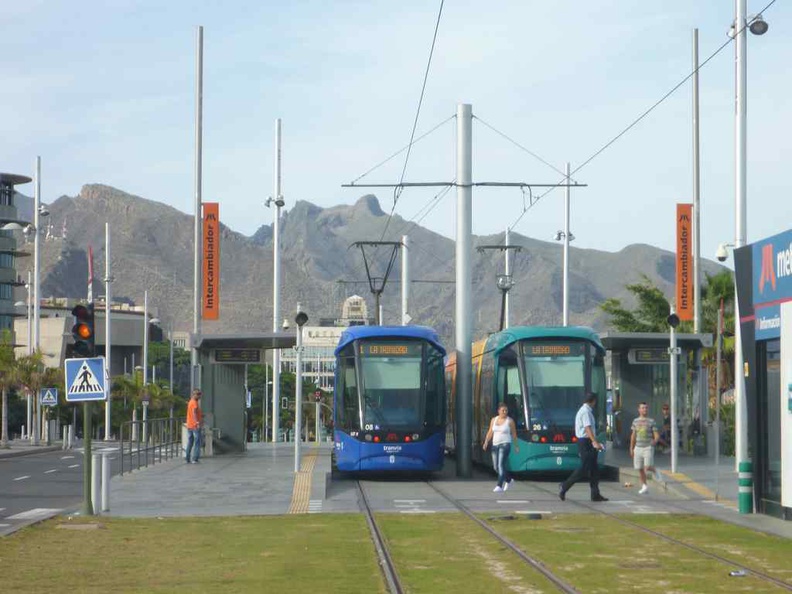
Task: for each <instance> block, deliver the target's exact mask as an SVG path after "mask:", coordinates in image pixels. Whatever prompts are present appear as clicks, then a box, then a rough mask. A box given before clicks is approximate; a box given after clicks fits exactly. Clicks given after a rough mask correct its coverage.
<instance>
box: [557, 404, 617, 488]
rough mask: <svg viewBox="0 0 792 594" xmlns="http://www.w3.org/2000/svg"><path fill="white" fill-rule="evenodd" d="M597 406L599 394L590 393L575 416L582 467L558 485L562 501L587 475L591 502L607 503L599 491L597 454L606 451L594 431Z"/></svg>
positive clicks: (576, 435)
mask: <svg viewBox="0 0 792 594" xmlns="http://www.w3.org/2000/svg"><path fill="white" fill-rule="evenodd" d="M596 405H597V394H596V393H595V392H589V393H588V395H586V401H585V402H584V403H583V406H581V407H580V409H579V410H578V412H577V414H576V415H575V437H577V440H578V456H579V457H580V466H578V467H577V468H576V469H575V472H573V473H572V474H571V475H570V476H569V478H568V479H567V480H565V481H564V482H563V483H561V484H560V485H558V497H559V498H560V499H561V501H564V500H565V499H566V493H567V491H569V489H570V488H572V485H574V484H575V483H576V482H578V481H579V480H581V479H582V478H583V477H585V476H586V475H588V476H589V485H590V487H591V500H592V501H607V500H608V498H607V497H603V496H602V495H601V494H600V490H599V468H598V467H597V453H598V452H599V451H600V450H602V449H604V447H603V445H602V444H601V443H600V442H599V441H597V435H596V433H594V431H595V430H596V428H597V422H596V420H595V419H594V407H595V406H596Z"/></svg>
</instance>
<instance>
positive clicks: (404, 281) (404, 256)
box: [401, 235, 410, 326]
mask: <svg viewBox="0 0 792 594" xmlns="http://www.w3.org/2000/svg"><path fill="white" fill-rule="evenodd" d="M409 309H410V237H409V235H402V241H401V325H402V326H406V325H407V324H409V323H410V319H409V317H410V316H409Z"/></svg>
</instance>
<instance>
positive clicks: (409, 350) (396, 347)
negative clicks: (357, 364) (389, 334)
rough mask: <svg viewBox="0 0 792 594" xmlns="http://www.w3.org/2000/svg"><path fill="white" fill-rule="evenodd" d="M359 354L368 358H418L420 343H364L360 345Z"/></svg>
mask: <svg viewBox="0 0 792 594" xmlns="http://www.w3.org/2000/svg"><path fill="white" fill-rule="evenodd" d="M360 354H361V355H365V356H369V357H420V356H421V343H420V342H380V343H371V342H365V343H363V344H361V345H360Z"/></svg>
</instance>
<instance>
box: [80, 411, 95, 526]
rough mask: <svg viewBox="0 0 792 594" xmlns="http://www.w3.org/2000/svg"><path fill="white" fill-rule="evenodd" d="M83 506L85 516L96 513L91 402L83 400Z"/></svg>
mask: <svg viewBox="0 0 792 594" xmlns="http://www.w3.org/2000/svg"><path fill="white" fill-rule="evenodd" d="M83 450H84V452H83V457H84V458H83V506H82V514H83V515H84V516H92V515H94V510H93V505H92V503H91V475H92V468H91V466H92V460H91V403H90V402H83Z"/></svg>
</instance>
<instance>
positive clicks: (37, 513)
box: [6, 507, 63, 520]
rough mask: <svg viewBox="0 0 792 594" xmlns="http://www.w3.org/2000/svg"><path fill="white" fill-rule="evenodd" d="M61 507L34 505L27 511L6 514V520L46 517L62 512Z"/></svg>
mask: <svg viewBox="0 0 792 594" xmlns="http://www.w3.org/2000/svg"><path fill="white" fill-rule="evenodd" d="M62 511H63V510H62V509H52V508H48V507H36V508H33V509H29V510H27V511H23V512H20V513H18V514H14V515H13V516H8V517H7V518H6V520H38V519H41V518H46V517H49V516H52V515H55V514H57V513H60V512H62Z"/></svg>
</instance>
